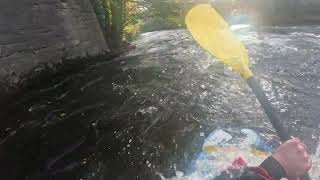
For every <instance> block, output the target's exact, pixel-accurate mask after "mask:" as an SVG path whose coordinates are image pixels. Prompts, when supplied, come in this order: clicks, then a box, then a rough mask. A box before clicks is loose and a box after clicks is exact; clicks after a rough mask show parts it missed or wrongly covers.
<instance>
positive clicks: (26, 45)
mask: <svg viewBox="0 0 320 180" xmlns="http://www.w3.org/2000/svg"><path fill="white" fill-rule="evenodd" d="M108 51H109V48H108V45H107V44H106V42H105V39H104V36H103V33H102V31H101V28H100V26H99V24H98V21H97V18H96V16H95V13H94V11H93V8H92V5H91V3H90V0H1V1H0V101H1V99H3V98H5V97H6V96H7V94H8V93H12V92H14V91H16V90H17V89H18V88H20V87H22V86H24V85H25V84H26V81H27V79H28V76H29V75H30V74H32V72H38V71H42V70H43V69H44V67H53V66H54V65H55V64H58V63H62V61H63V59H75V58H77V57H85V56H87V55H89V56H95V55H98V54H102V53H105V52H108Z"/></svg>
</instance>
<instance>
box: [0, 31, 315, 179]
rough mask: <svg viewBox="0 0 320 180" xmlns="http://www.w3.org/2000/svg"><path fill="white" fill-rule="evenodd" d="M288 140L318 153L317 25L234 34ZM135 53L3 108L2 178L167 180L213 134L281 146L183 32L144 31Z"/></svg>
mask: <svg viewBox="0 0 320 180" xmlns="http://www.w3.org/2000/svg"><path fill="white" fill-rule="evenodd" d="M235 32H236V34H237V35H238V37H239V38H240V39H241V40H242V41H243V42H244V43H245V44H246V46H247V48H248V51H249V54H250V63H251V67H252V69H253V71H254V73H255V74H256V76H257V78H258V79H259V80H260V83H261V85H262V86H263V88H264V90H265V91H266V92H267V94H268V97H269V99H270V100H271V102H272V104H273V106H274V107H275V108H276V109H277V110H278V112H279V115H280V117H281V119H282V120H283V122H284V124H285V126H286V127H288V130H289V131H290V132H291V134H293V135H295V136H299V137H300V138H301V139H303V141H304V142H305V143H306V144H307V145H308V149H309V151H310V152H313V153H314V152H315V151H316V148H317V144H318V137H319V132H318V129H319V123H320V120H319V118H318V117H319V116H320V81H319V80H320V26H301V27H264V28H260V29H255V28H253V27H251V26H247V27H242V28H235ZM134 43H135V44H136V45H137V48H136V49H135V50H132V51H130V52H128V53H127V54H125V55H122V56H121V57H119V58H116V59H113V60H109V59H106V60H105V61H102V62H101V61H99V62H96V63H93V64H91V65H89V66H87V67H86V68H84V69H82V70H79V71H77V72H72V73H68V74H67V75H58V76H55V77H53V78H52V79H48V80H47V81H46V82H39V84H37V85H36V86H35V87H34V88H31V89H30V90H28V91H26V92H25V93H24V94H23V95H21V96H18V97H15V98H14V99H13V100H12V101H11V102H10V103H8V104H7V105H6V106H5V107H3V108H2V110H1V129H0V143H1V144H0V147H1V148H0V160H1V162H0V164H1V177H2V178H3V179H8V180H10V179H28V180H33V179H54V180H55V179H59V180H61V179H68V180H69V179H90V180H102V179H114V180H122V179H150V180H151V179H160V177H159V176H158V175H157V174H159V173H161V174H162V175H163V176H165V177H171V176H174V175H175V174H176V171H177V170H179V171H182V172H184V170H186V169H187V167H188V166H189V163H190V161H191V159H192V158H194V155H195V154H196V152H198V151H199V149H201V148H202V143H203V141H204V139H205V137H206V136H207V135H208V134H209V133H210V132H212V131H213V130H214V129H216V128H220V129H230V128H232V129H240V128H250V129H254V130H256V131H257V132H259V133H261V135H262V136H264V138H266V139H267V140H270V141H274V140H275V139H277V137H276V135H275V131H274V130H273V129H272V127H271V125H270V124H269V123H268V119H267V117H266V116H265V114H264V113H263V111H262V109H261V107H260V106H259V103H258V102H257V100H256V98H255V96H254V95H253V94H252V93H251V91H250V89H249V88H248V87H247V85H246V84H245V82H244V81H242V80H241V79H240V77H239V75H237V74H236V73H233V72H232V71H231V70H230V69H228V68H227V67H224V66H223V65H222V64H221V63H220V62H218V61H217V60H216V59H214V57H212V56H210V55H209V54H208V53H206V52H205V51H203V50H202V49H201V48H200V47H199V46H198V45H197V44H196V43H195V42H194V41H193V39H192V38H191V36H190V34H189V33H188V32H187V31H186V30H171V31H160V32H151V33H145V34H142V35H141V37H140V38H139V39H138V40H137V41H135V42H134Z"/></svg>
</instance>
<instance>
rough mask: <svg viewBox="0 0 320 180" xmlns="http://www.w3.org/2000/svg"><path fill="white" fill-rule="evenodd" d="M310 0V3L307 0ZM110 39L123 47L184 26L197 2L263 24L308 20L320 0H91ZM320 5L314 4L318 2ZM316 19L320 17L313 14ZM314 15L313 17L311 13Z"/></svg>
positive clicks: (114, 45)
mask: <svg viewBox="0 0 320 180" xmlns="http://www.w3.org/2000/svg"><path fill="white" fill-rule="evenodd" d="M307 1H308V3H306V2H307ZM91 2H92V5H93V7H94V9H95V12H96V14H97V17H98V19H99V22H100V25H101V27H102V29H103V30H104V33H105V37H106V40H107V41H108V42H109V44H110V45H111V46H112V47H114V48H119V47H120V46H121V43H122V42H123V40H128V41H131V40H134V38H135V37H136V35H137V34H139V33H143V32H149V31H156V30H163V29H177V28H183V27H184V26H185V24H184V17H185V14H186V13H187V12H188V10H189V9H190V8H191V7H193V6H194V5H195V4H199V3H211V4H213V5H214V7H215V8H216V9H217V10H218V11H219V12H220V13H221V14H222V15H223V16H224V17H226V18H227V17H230V16H231V15H234V16H235V15H237V14H246V15H248V16H251V17H253V19H255V23H257V22H258V23H260V24H269V25H270V24H271V25H272V24H277V25H279V24H286V23H291V22H299V21H302V22H305V21H306V20H305V19H306V18H305V17H306V15H305V12H306V9H307V8H309V9H310V8H314V9H318V8H316V7H320V3H319V2H320V1H319V0H91ZM317 2H318V5H314V4H317ZM310 12H311V11H310ZM311 16H312V17H313V19H318V21H320V17H318V16H314V13H313V14H312V15H311ZM311 16H310V17H311Z"/></svg>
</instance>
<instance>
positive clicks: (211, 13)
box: [185, 4, 253, 79]
mask: <svg viewBox="0 0 320 180" xmlns="http://www.w3.org/2000/svg"><path fill="white" fill-rule="evenodd" d="M185 21H186V24H187V27H188V29H189V31H190V32H191V34H192V36H193V37H194V39H195V40H196V41H197V42H198V43H199V44H200V45H201V46H202V47H203V48H204V49H206V50H207V51H209V52H210V53H211V54H212V55H214V56H215V57H217V58H218V59H219V60H221V61H223V62H224V63H225V64H227V65H229V66H231V67H232V68H233V69H234V70H235V71H238V72H239V73H240V74H241V76H242V77H243V78H245V79H248V78H249V77H251V76H252V75H253V74H252V72H251V70H250V69H249V67H248V62H249V61H248V54H247V50H246V48H245V47H244V46H243V45H242V43H241V42H240V41H239V40H238V39H237V37H236V36H235V35H234V34H233V33H232V31H231V30H230V29H229V25H228V24H227V23H226V22H225V20H224V19H223V18H222V17H221V16H220V15H219V13H217V11H216V10H215V9H213V8H212V7H211V6H210V5H208V4H200V5H197V6H195V7H194V8H192V9H191V10H190V11H189V12H188V14H187V16H186V19H185Z"/></svg>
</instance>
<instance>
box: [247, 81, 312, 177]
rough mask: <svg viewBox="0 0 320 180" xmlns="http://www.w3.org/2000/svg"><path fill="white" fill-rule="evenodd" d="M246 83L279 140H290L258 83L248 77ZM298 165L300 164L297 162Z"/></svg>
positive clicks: (306, 175)
mask: <svg viewBox="0 0 320 180" xmlns="http://www.w3.org/2000/svg"><path fill="white" fill-rule="evenodd" d="M247 83H248V85H249V86H250V88H251V89H252V91H253V93H254V94H255V95H256V97H257V99H258V101H259V102H260V104H261V106H262V108H263V109H264V111H265V113H266V114H267V116H268V118H269V120H270V122H271V124H272V126H273V128H274V129H275V130H276V132H277V134H278V136H279V138H280V140H281V141H282V142H285V141H287V140H289V139H290V136H289V133H288V131H287V130H286V129H285V128H284V127H283V126H282V124H281V121H280V119H279V117H278V116H277V113H276V111H275V109H274V108H273V107H272V106H271V104H270V101H269V100H268V98H267V96H266V94H265V93H264V92H263V90H262V89H261V87H260V85H259V83H258V82H257V80H256V79H255V78H254V77H250V78H249V79H247ZM297 163H300V162H297ZM300 179H301V180H310V176H309V174H308V173H306V174H305V175H304V176H303V177H302V178H300Z"/></svg>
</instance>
